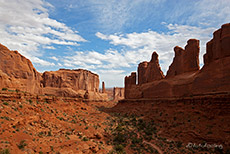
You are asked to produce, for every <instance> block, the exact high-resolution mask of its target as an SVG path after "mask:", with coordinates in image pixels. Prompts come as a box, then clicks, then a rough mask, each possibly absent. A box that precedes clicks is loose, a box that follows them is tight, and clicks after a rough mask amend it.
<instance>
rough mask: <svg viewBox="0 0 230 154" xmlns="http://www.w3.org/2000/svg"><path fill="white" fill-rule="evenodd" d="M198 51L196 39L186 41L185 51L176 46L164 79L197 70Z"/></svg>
mask: <svg viewBox="0 0 230 154" xmlns="http://www.w3.org/2000/svg"><path fill="white" fill-rule="evenodd" d="M199 51H200V47H199V40H196V39H190V40H188V42H187V45H186V46H185V49H182V48H181V47H178V46H176V47H175V48H174V52H175V57H174V58H173V62H172V64H171V65H170V66H169V70H168V72H167V75H166V77H173V76H176V75H179V74H183V73H186V72H192V71H197V70H199V69H200V67H199Z"/></svg>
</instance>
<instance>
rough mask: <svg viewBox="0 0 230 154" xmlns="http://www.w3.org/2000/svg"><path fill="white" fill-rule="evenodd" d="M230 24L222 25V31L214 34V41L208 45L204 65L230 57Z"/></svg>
mask: <svg viewBox="0 0 230 154" xmlns="http://www.w3.org/2000/svg"><path fill="white" fill-rule="evenodd" d="M229 42H230V24H224V25H222V27H221V29H219V30H217V31H215V32H214V33H213V39H212V40H211V41H209V42H208V43H207V46H206V50H207V52H206V54H205V55H204V64H205V65H207V64H209V63H211V62H213V61H214V60H217V59H221V58H223V57H228V56H230V43H229Z"/></svg>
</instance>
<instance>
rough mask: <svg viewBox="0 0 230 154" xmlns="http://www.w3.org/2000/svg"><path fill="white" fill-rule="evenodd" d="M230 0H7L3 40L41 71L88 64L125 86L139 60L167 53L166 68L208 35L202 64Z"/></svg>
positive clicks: (0, 29)
mask: <svg viewBox="0 0 230 154" xmlns="http://www.w3.org/2000/svg"><path fill="white" fill-rule="evenodd" d="M229 10H230V1H229V0H219V1H216V0H193V1H191V0H120V1H118V0H65V1H64V0H46V1H45V0H0V43H2V44H3V45H6V46H7V47H8V48H10V49H11V50H18V51H19V52H20V53H21V54H22V55H24V56H26V57H27V58H29V59H30V60H31V61H32V63H33V64H34V66H35V68H36V69H37V70H38V71H39V72H44V71H51V70H53V71H55V70H58V69H59V68H69V69H78V68H83V69H88V70H90V71H92V72H95V73H97V74H99V76H100V80H101V81H105V83H106V86H107V87H114V86H123V83H124V77H125V76H126V75H129V74H130V73H131V72H132V71H136V69H137V65H138V63H140V62H141V61H149V60H150V58H151V54H152V52H153V51H156V52H157V53H158V54H159V60H160V66H161V68H162V70H163V72H164V74H165V73H166V71H167V70H168V67H169V65H170V64H171V62H172V59H173V56H174V52H173V48H174V46H181V47H184V46H185V45H186V42H187V40H188V39H190V38H196V39H199V40H200V49H201V53H200V63H201V66H202V64H203V59H202V55H203V54H204V53H205V44H206V42H207V41H209V40H210V39H211V38H212V33H213V32H214V30H216V29H218V28H220V26H221V25H222V24H224V23H229V22H230V11H229Z"/></svg>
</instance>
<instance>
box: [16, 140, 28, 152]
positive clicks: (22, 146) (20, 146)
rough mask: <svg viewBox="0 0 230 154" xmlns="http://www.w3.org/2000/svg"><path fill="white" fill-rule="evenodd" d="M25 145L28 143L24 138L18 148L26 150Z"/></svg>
mask: <svg viewBox="0 0 230 154" xmlns="http://www.w3.org/2000/svg"><path fill="white" fill-rule="evenodd" d="M25 146H27V144H26V143H25V140H22V141H21V142H20V143H19V144H18V148H19V149H21V150H24V148H25Z"/></svg>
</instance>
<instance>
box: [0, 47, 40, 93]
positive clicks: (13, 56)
mask: <svg viewBox="0 0 230 154" xmlns="http://www.w3.org/2000/svg"><path fill="white" fill-rule="evenodd" d="M40 80H41V74H40V73H38V72H37V71H36V69H35V68H34V67H33V65H32V63H31V62H30V60H29V59H27V58H25V57H24V56H22V55H21V54H19V53H18V52H17V51H10V50H9V49H8V48H7V47H5V46H3V45H1V44H0V83H1V84H0V88H9V87H11V88H13V89H20V90H22V91H28V92H30V93H39V94H41V93H42V91H41V85H40Z"/></svg>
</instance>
